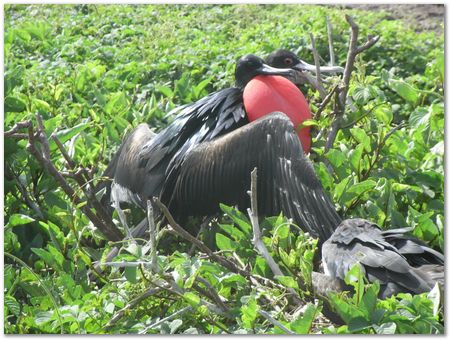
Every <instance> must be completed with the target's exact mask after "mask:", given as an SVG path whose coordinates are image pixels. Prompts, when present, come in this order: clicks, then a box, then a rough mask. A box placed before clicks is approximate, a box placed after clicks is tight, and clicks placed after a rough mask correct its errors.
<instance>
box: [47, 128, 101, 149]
mask: <svg viewBox="0 0 450 340" xmlns="http://www.w3.org/2000/svg"><path fill="white" fill-rule="evenodd" d="M91 124H92V123H91V122H88V123H80V124H77V125H75V126H73V127H71V128H68V129H64V130H59V131H58V132H56V133H55V136H56V137H57V138H58V139H59V141H60V142H61V143H62V144H64V143H65V142H67V141H68V140H70V139H71V138H72V137H74V136H75V135H76V134H78V133H80V132H81V131H83V130H85V129H87V128H88V127H90V126H91ZM57 148H58V146H57V145H56V143H55V141H54V140H53V139H50V150H51V151H54V150H56V149H57Z"/></svg>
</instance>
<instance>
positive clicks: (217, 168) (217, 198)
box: [107, 55, 341, 242]
mask: <svg viewBox="0 0 450 340" xmlns="http://www.w3.org/2000/svg"><path fill="white" fill-rule="evenodd" d="M242 70H244V72H242ZM292 72H293V71H292V70H286V69H283V70H280V69H273V68H270V67H268V66H267V65H265V64H264V63H263V60H262V59H260V58H258V57H256V56H253V55H248V56H245V57H243V58H241V59H240V60H239V61H238V63H237V67H236V73H235V76H236V84H237V87H231V88H228V89H224V90H220V91H217V92H214V93H212V94H210V95H208V96H206V97H204V98H203V99H200V100H199V101H197V102H195V103H192V104H188V105H185V106H182V107H180V108H179V109H176V110H174V113H177V116H176V118H175V120H174V121H173V122H172V123H171V124H170V125H169V126H168V127H166V128H165V129H164V130H162V131H161V132H160V133H159V134H157V135H155V136H153V135H152V134H151V133H150V130H149V129H148V127H147V128H145V127H144V126H143V125H140V126H139V127H138V128H137V129H136V130H135V131H133V132H132V133H131V134H130V136H129V137H127V138H126V140H125V141H124V143H123V145H122V146H121V148H120V150H119V155H116V156H115V158H114V159H113V162H112V164H111V165H110V167H108V170H107V171H108V173H110V174H111V175H112V174H113V176H114V181H113V186H112V193H111V197H112V198H113V200H114V201H116V202H121V201H132V202H135V203H138V204H139V205H141V206H142V207H145V205H146V203H145V201H146V200H147V199H148V198H151V197H153V196H160V198H161V201H162V202H163V203H165V204H167V205H169V209H170V210H171V211H172V213H173V214H174V216H175V217H176V218H177V219H182V218H184V217H186V216H188V215H193V216H199V215H210V214H213V213H216V212H218V210H219V203H226V204H230V205H239V207H240V208H241V209H242V208H245V207H247V206H248V204H247V203H248V195H247V190H249V188H250V172H251V171H252V170H253V168H254V167H257V168H258V178H259V183H258V187H259V192H260V194H259V195H258V196H259V197H258V201H259V205H260V207H261V208H260V212H261V214H264V215H275V214H279V212H280V211H283V212H284V213H285V214H286V215H287V216H288V217H292V218H293V220H294V222H295V223H297V224H298V225H299V226H300V227H302V228H303V229H304V230H306V231H309V232H310V233H311V234H312V235H313V236H315V237H319V238H320V240H321V241H322V242H323V241H324V240H326V239H327V238H328V237H329V236H330V235H331V233H332V232H333V230H334V228H335V226H336V225H338V224H339V222H340V220H341V219H340V217H339V215H338V214H337V213H336V211H335V208H334V205H333V204H332V202H331V201H330V200H329V198H328V197H327V196H326V194H325V192H324V190H323V188H322V186H321V183H320V181H319V180H318V178H317V176H316V175H315V173H314V169H313V167H312V165H311V164H310V162H309V160H308V159H307V158H306V157H305V156H304V154H303V149H302V145H301V142H300V140H299V137H298V135H297V134H296V131H295V129H294V126H293V124H292V122H291V121H290V119H289V118H288V117H287V116H285V115H284V114H281V113H278V114H274V115H269V116H270V117H268V118H267V119H265V118H263V119H260V120H257V121H254V122H252V123H249V120H248V118H247V115H246V112H245V108H244V102H243V87H244V86H245V85H246V82H248V81H250V80H251V78H252V77H254V76H256V75H268V74H276V75H280V74H281V75H289V74H291V73H292ZM268 95H270V94H268ZM130 152H133V155H126V154H124V153H130ZM127 169H128V170H127Z"/></svg>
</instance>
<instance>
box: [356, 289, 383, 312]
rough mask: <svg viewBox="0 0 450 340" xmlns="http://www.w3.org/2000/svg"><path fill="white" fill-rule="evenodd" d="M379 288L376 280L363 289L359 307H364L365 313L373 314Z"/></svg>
mask: <svg viewBox="0 0 450 340" xmlns="http://www.w3.org/2000/svg"><path fill="white" fill-rule="evenodd" d="M379 290H380V283H379V282H378V281H376V282H374V283H372V284H371V285H370V286H369V288H367V290H366V291H365V293H364V295H363V297H362V299H361V305H360V306H361V308H362V309H364V310H365V311H366V312H367V313H366V314H367V315H373V313H374V310H375V307H376V304H377V297H378V292H379Z"/></svg>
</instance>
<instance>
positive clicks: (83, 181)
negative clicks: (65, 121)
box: [51, 135, 129, 236]
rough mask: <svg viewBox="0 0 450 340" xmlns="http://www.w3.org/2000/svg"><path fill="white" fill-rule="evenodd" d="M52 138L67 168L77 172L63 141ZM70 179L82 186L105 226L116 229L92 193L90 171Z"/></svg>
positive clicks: (74, 174)
mask: <svg viewBox="0 0 450 340" xmlns="http://www.w3.org/2000/svg"><path fill="white" fill-rule="evenodd" d="M51 138H52V139H53V141H54V142H55V144H56V146H57V147H58V149H59V151H60V152H61V154H62V155H63V157H64V159H65V160H66V163H67V166H68V167H69V169H70V170H72V171H75V166H76V163H75V161H74V160H73V159H72V158H71V157H70V156H69V154H68V153H67V151H66V149H65V148H64V146H63V145H62V143H61V141H60V140H59V139H58V137H56V135H52V136H51ZM70 177H72V178H73V179H75V181H76V182H77V184H78V185H79V186H80V188H81V190H82V191H83V193H84V194H85V196H86V197H87V203H88V206H90V207H91V208H94V209H95V211H96V214H97V215H98V216H99V217H100V219H101V220H102V221H104V222H105V224H106V225H107V226H114V228H116V226H115V224H114V222H113V221H112V219H111V216H110V215H108V214H107V213H106V212H105V210H104V208H103V206H102V205H101V204H100V202H99V201H98V200H97V198H96V197H95V195H94V193H93V192H92V189H91V186H90V184H89V182H90V180H91V178H90V176H89V173H88V171H86V169H84V168H82V169H78V170H77V171H75V172H74V173H73V174H72V175H70ZM122 214H123V213H122ZM119 217H120V213H119ZM123 218H124V216H123ZM121 221H122V220H121ZM125 224H126V222H125ZM127 228H128V227H127V226H125V230H126V231H127V232H128V229H127ZM117 230H118V229H117ZM128 236H129V235H128Z"/></svg>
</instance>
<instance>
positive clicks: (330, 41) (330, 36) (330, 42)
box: [326, 16, 334, 66]
mask: <svg viewBox="0 0 450 340" xmlns="http://www.w3.org/2000/svg"><path fill="white" fill-rule="evenodd" d="M326 20H327V32H328V49H329V51H330V66H334V48H333V27H332V26H331V21H330V18H329V17H328V16H327V18H326Z"/></svg>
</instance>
